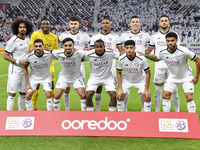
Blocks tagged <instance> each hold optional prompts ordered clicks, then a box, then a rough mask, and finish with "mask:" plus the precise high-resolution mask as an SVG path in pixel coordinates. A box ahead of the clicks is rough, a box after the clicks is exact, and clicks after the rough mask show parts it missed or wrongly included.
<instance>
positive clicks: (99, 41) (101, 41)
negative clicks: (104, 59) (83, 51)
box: [94, 39, 105, 46]
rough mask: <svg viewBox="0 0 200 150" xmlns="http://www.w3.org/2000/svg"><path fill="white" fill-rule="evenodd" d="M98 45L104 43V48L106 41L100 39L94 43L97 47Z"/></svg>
mask: <svg viewBox="0 0 200 150" xmlns="http://www.w3.org/2000/svg"><path fill="white" fill-rule="evenodd" d="M96 43H103V46H105V44H104V41H103V40H102V39H98V40H96V41H95V42H94V45H96Z"/></svg>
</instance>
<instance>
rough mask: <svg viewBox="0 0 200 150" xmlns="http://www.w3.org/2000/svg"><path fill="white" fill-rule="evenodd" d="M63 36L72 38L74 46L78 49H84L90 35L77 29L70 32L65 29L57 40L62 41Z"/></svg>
mask: <svg viewBox="0 0 200 150" xmlns="http://www.w3.org/2000/svg"><path fill="white" fill-rule="evenodd" d="M65 38H72V39H73V40H74V47H75V48H77V49H79V50H84V48H85V45H86V44H89V42H90V37H89V35H88V34H87V33H85V32H81V31H78V32H77V33H76V34H72V33H71V32H70V31H65V32H63V33H62V34H61V35H60V36H59V38H58V39H59V41H60V42H62V41H63V40H64V39H65Z"/></svg>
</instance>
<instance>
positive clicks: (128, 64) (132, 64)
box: [117, 53, 150, 83]
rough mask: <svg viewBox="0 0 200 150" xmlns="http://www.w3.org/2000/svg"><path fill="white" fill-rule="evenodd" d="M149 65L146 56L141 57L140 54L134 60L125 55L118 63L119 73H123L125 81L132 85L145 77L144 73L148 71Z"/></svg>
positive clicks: (136, 54)
mask: <svg viewBox="0 0 200 150" xmlns="http://www.w3.org/2000/svg"><path fill="white" fill-rule="evenodd" d="M149 69H150V68H149V64H148V62H147V60H146V58H145V57H144V56H140V55H139V54H138V53H135V57H134V58H133V60H130V59H129V58H128V57H127V55H126V54H123V55H121V56H120V57H119V59H118V63H117V71H119V72H122V70H124V72H123V79H126V80H127V81H129V82H131V83H137V82H140V81H141V80H142V79H143V78H145V75H144V73H143V71H148V70H149Z"/></svg>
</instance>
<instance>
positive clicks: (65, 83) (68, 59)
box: [51, 38, 86, 111]
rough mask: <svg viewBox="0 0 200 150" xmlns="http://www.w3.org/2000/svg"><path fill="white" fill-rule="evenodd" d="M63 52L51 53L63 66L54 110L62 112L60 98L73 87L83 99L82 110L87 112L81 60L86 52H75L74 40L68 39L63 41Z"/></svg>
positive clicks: (57, 85) (57, 84)
mask: <svg viewBox="0 0 200 150" xmlns="http://www.w3.org/2000/svg"><path fill="white" fill-rule="evenodd" d="M62 47H63V49H62V50H55V51H54V50H53V51H51V52H52V54H53V55H54V56H56V57H57V58H58V59H59V61H60V64H61V66H62V70H61V72H60V74H59V77H58V81H57V83H56V90H55V99H54V104H53V106H54V110H60V97H61V96H62V93H63V92H64V90H66V88H67V87H71V86H73V87H74V89H75V90H76V91H77V93H78V95H79V96H80V99H81V110H83V111H84V110H86V104H85V101H86V96H85V83H84V81H83V76H82V75H81V72H80V66H81V63H82V62H81V60H82V58H83V56H84V54H85V53H84V51H76V52H74V40H73V39H71V38H66V39H64V40H63V46H62Z"/></svg>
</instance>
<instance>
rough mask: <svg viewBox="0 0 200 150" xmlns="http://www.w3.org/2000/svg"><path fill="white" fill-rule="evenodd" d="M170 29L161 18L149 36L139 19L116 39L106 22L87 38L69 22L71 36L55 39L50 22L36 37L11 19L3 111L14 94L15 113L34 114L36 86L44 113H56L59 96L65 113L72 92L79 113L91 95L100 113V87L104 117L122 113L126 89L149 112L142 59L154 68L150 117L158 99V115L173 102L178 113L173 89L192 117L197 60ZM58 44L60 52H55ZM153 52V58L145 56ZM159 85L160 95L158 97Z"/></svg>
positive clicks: (147, 77)
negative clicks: (87, 68)
mask: <svg viewBox="0 0 200 150" xmlns="http://www.w3.org/2000/svg"><path fill="white" fill-rule="evenodd" d="M169 24H170V19H169V17H168V16H167V15H162V16H160V18H159V26H160V30H159V31H158V32H156V33H155V34H153V35H151V36H150V35H149V34H148V33H145V32H142V31H140V19H139V18H138V16H132V17H131V18H130V27H131V30H130V31H126V32H124V33H122V35H121V36H118V35H117V34H115V33H113V32H112V31H110V26H111V23H110V21H109V19H108V18H104V19H103V20H102V21H101V27H102V30H101V32H98V33H96V34H95V35H93V36H92V37H91V38H90V37H89V35H88V34H87V33H85V32H81V31H79V19H78V18H77V17H75V16H72V17H70V22H69V27H70V31H65V32H63V33H62V34H61V35H60V36H59V37H57V36H56V35H54V34H53V33H51V32H50V21H49V20H48V19H47V18H43V19H42V20H41V29H40V30H38V31H36V32H33V25H32V23H31V22H30V20H28V19H23V18H18V19H16V20H15V21H14V22H13V23H12V26H11V29H12V33H13V36H12V38H11V39H10V40H9V41H8V42H7V45H6V48H5V53H4V59H5V60H7V61H9V62H10V65H9V68H8V81H7V92H8V93H9V96H8V98H7V110H8V111H12V110H13V106H14V98H15V95H16V93H17V91H19V96H18V110H24V107H25V106H26V110H37V100H38V96H39V86H40V84H42V85H43V90H44V92H45V95H46V99H47V103H46V107H47V110H48V111H52V110H54V111H59V110H60V98H61V96H62V94H63V93H64V104H65V109H66V110H70V88H71V86H73V87H74V89H75V90H76V92H77V93H78V95H79V97H80V100H81V110H82V111H93V110H94V106H93V101H92V98H93V96H94V94H95V105H96V111H100V105H101V97H102V85H104V87H105V89H106V92H107V93H108V94H109V96H110V103H109V111H116V107H117V110H118V111H127V104H128V99H129V95H130V89H131V88H132V87H135V88H137V89H138V94H139V96H140V99H141V104H142V111H145V112H150V111H151V99H152V97H151V93H150V90H149V83H150V78H151V73H150V67H149V64H148V62H147V60H146V58H147V59H149V60H151V61H155V62H156V63H155V70H154V79H153V82H154V83H155V111H156V112H159V111H160V104H161V99H162V98H163V102H162V107H163V111H164V112H170V108H171V102H170V98H171V97H172V102H173V104H174V109H175V112H180V100H179V96H178V87H179V85H180V84H182V87H183V90H184V94H185V97H186V101H187V109H188V112H196V105H195V102H194V100H193V93H194V85H195V84H196V83H197V82H198V80H199V70H200V59H199V57H198V56H197V55H196V54H194V53H193V52H191V51H189V49H188V48H186V47H182V46H180V42H179V37H178V35H177V34H176V33H174V32H173V31H172V30H170V29H169ZM32 33H33V34H32ZM31 34H32V35H31ZM30 35H31V39H30V40H29V36H30ZM59 41H60V42H61V43H62V48H59V46H58V42H59ZM86 44H90V51H84V48H85V45H86ZM146 45H148V47H147V48H146ZM153 49H155V55H149V54H150V53H151V52H152V50H153ZM54 59H58V60H59V62H60V64H61V71H60V73H59V75H58V80H57V83H56V84H55V87H54V81H55V71H54V62H53V60H54ZM116 59H117V60H118V61H117V64H116ZM188 59H190V60H192V61H195V62H196V75H195V76H193V72H192V70H191V68H190V67H189V65H188ZM84 61H89V62H90V67H91V73H90V76H89V79H88V82H87V85H86V80H85V69H84ZM29 66H30V70H31V71H30V74H29V70H28V67H29ZM164 83H165V84H164ZM117 85H118V91H117V92H116V86H117ZM163 85H164V93H163V95H162V96H161V93H162V88H163ZM85 86H86V89H85ZM85 91H86V92H85ZM161 97H162V98H161Z"/></svg>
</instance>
